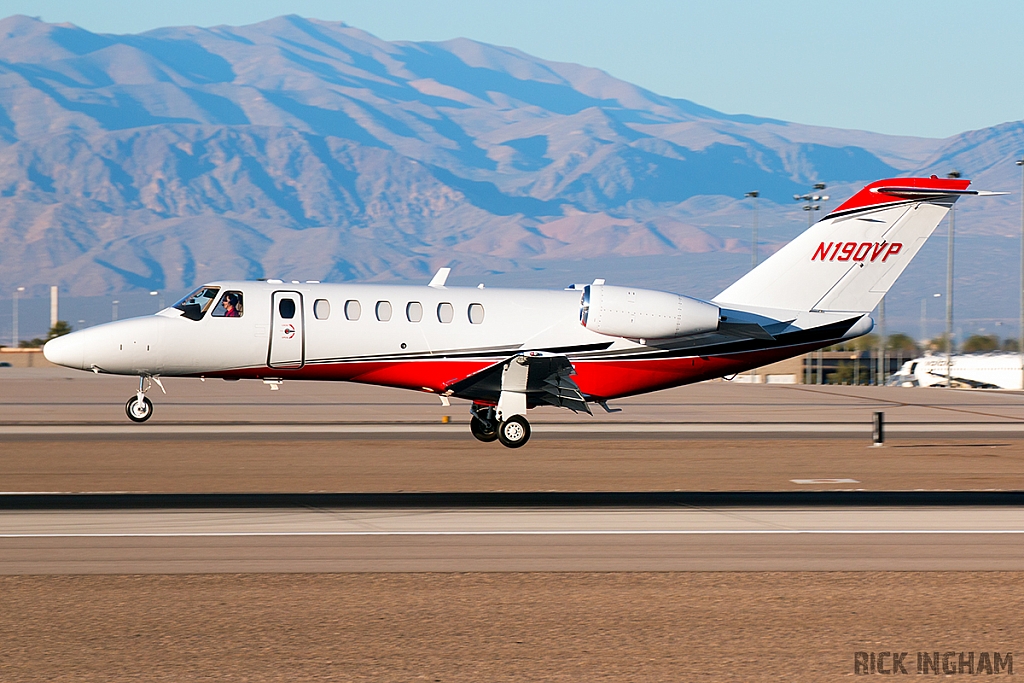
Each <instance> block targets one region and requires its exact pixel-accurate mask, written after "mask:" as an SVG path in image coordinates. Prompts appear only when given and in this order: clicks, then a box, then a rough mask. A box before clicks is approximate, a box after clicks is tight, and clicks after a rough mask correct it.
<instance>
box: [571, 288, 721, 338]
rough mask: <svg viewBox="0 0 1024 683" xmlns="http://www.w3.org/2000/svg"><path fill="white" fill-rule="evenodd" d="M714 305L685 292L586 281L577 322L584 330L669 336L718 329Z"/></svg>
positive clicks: (625, 335) (716, 309) (717, 317)
mask: <svg viewBox="0 0 1024 683" xmlns="http://www.w3.org/2000/svg"><path fill="white" fill-rule="evenodd" d="M719 316H720V310H719V308H718V306H715V305H714V304H709V303H708V302H706V301H701V300H700V299H692V298H690V297H688V296H680V295H679V294H671V293H669V292H656V291H653V290H650V289H637V288H635V287H614V286H611V285H587V286H586V287H584V288H583V299H582V302H581V305H580V322H581V323H582V324H583V326H584V327H586V328H587V329H588V330H593V331H594V332H598V333H600V334H607V335H610V336H613V337H626V338H628V339H670V338H673V337H685V336H688V335H691V334H700V333H702V332H714V331H715V330H717V329H718V319H719Z"/></svg>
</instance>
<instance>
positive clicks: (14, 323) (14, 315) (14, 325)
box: [11, 287, 25, 348]
mask: <svg viewBox="0 0 1024 683" xmlns="http://www.w3.org/2000/svg"><path fill="white" fill-rule="evenodd" d="M24 291H25V288H24V287H18V288H17V289H15V290H14V298H13V299H12V303H13V306H11V346H12V347H14V348H18V341H19V340H18V295H19V294H21V293H22V292H24Z"/></svg>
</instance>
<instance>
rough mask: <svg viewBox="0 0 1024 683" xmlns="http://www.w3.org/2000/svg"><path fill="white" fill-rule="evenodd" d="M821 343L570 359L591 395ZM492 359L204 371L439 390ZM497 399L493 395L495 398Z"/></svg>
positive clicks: (711, 371) (653, 385)
mask: <svg viewBox="0 0 1024 683" xmlns="http://www.w3.org/2000/svg"><path fill="white" fill-rule="evenodd" d="M825 345H826V343H824V342H822V343H814V344H804V345H801V346H786V347H782V348H777V349H765V350H760V351H747V352H743V353H732V354H727V355H722V356H707V357H701V356H687V357H684V358H661V359H648V360H643V359H637V360H624V359H615V360H611V359H609V360H597V359H595V360H582V359H580V360H575V361H573V367H575V368H576V374H575V375H574V376H573V381H575V382H576V384H577V386H579V388H580V391H582V392H583V394H584V395H586V396H589V397H593V398H596V399H612V398H620V397H623V396H633V395H636V394H643V393H647V392H649V391H657V390H659V389H668V388H670V387H677V386H680V385H683V384H692V383H694V382H702V381H704V380H706V379H714V378H715V377H722V376H726V375H731V374H734V373H737V372H743V371H745V370H750V369H751V368H756V367H760V366H762V365H766V364H768V363H774V362H776V361H780V360H784V359H786V358H791V357H793V356H796V355H799V354H801V353H804V352H806V351H810V350H814V349H818V348H821V347H822V346H825ZM494 363H495V361H494V360H492V359H478V360H430V359H427V360H394V361H352V362H345V363H317V364H307V365H305V366H303V367H301V368H297V369H294V370H289V369H279V368H242V369H239V370H226V371H223V372H210V373H205V376H206V377H227V378H239V379H262V378H266V377H275V378H282V379H298V380H323V381H346V382H359V383H362V384H376V385H379V386H387V387H396V388H399V389H413V390H417V391H423V390H424V389H429V390H430V391H433V392H436V393H443V392H444V391H446V390H447V388H448V387H449V386H451V385H452V384H454V383H455V382H458V381H460V380H463V379H465V378H467V377H470V376H471V375H474V374H476V373H477V372H480V371H481V370H483V369H485V368H487V367H490V366H491V365H493V364H494ZM495 398H497V397H495Z"/></svg>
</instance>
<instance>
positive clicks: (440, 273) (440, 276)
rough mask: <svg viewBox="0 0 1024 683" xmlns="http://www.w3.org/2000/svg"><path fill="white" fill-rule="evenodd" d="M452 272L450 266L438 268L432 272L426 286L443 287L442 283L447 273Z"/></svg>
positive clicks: (445, 280)
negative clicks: (432, 275)
mask: <svg viewBox="0 0 1024 683" xmlns="http://www.w3.org/2000/svg"><path fill="white" fill-rule="evenodd" d="M450 272H452V269H451V268H438V269H437V272H436V273H434V277H432V278H430V282H429V283H428V284H427V287H438V288H440V287H444V283H445V282H447V280H448V274H449V273H450Z"/></svg>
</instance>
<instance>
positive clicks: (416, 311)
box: [405, 301, 423, 323]
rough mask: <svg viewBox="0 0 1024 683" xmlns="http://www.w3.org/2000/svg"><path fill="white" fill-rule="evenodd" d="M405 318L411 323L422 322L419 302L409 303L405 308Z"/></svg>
mask: <svg viewBox="0 0 1024 683" xmlns="http://www.w3.org/2000/svg"><path fill="white" fill-rule="evenodd" d="M405 317H406V319H407V320H408V321H409V322H411V323H418V322H419V321H421V320H423V304H421V303H420V302H419V301H410V302H409V303H408V304H406V306H405Z"/></svg>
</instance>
